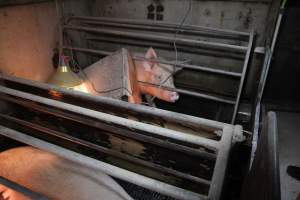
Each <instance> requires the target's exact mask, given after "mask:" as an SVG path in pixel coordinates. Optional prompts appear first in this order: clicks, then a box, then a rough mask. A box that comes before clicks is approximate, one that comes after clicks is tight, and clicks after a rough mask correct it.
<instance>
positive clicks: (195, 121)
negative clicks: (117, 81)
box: [0, 74, 226, 132]
mask: <svg viewBox="0 0 300 200" xmlns="http://www.w3.org/2000/svg"><path fill="white" fill-rule="evenodd" d="M0 79H3V80H7V81H12V82H16V83H20V84H25V85H29V86H32V87H36V88H40V89H43V90H47V91H51V90H52V91H57V92H59V93H62V94H67V95H69V96H72V97H74V98H79V99H83V100H85V101H90V102H92V103H95V104H97V105H101V106H103V107H109V108H114V109H118V110H121V111H122V112H124V113H128V114H131V113H134V114H136V113H141V114H143V115H144V116H147V117H151V118H154V119H159V120H161V121H167V122H173V123H178V124H183V125H186V126H190V127H195V128H199V129H202V130H207V131H208V132H214V131H218V130H223V127H224V125H226V124H225V123H222V122H217V121H213V120H209V119H203V118H199V117H194V116H190V115H185V114H181V113H174V112H171V111H167V110H162V109H158V108H152V107H148V106H143V105H137V104H130V103H127V102H123V101H119V100H116V99H111V98H106V97H100V96H92V95H88V94H85V93H82V92H78V91H74V90H67V89H64V88H61V87H57V86H55V85H50V84H45V83H41V82H36V81H31V80H27V79H22V78H18V77H13V76H8V75H2V74H0Z"/></svg>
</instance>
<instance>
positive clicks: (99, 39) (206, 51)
mask: <svg viewBox="0 0 300 200" xmlns="http://www.w3.org/2000/svg"><path fill="white" fill-rule="evenodd" d="M85 39H86V40H87V41H88V42H90V44H94V43H95V42H101V43H108V44H116V45H120V44H122V45H127V46H134V47H144V48H149V47H153V48H155V49H163V50H172V51H174V44H173V45H172V44H163V43H161V42H152V41H139V40H134V39H128V38H116V37H113V38H112V37H109V36H108V37H105V36H104V37H103V36H101V35H100V36H99V35H98V36H87V37H85ZM176 47H177V51H178V52H180V53H181V52H182V53H189V54H196V55H203V56H210V57H218V58H226V59H227V58H228V59H233V60H242V61H243V60H244V57H245V55H243V53H237V52H227V51H222V52H220V51H214V50H209V49H200V48H189V47H185V46H182V45H176Z"/></svg>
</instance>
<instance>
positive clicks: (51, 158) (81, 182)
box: [0, 147, 131, 200]
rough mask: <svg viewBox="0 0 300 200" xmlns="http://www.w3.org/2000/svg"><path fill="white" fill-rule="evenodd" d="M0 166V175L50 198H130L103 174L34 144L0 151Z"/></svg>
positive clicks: (84, 199)
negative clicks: (35, 146) (38, 147)
mask: <svg viewBox="0 0 300 200" xmlns="http://www.w3.org/2000/svg"><path fill="white" fill-rule="evenodd" d="M0 166H1V168H0V176H3V177H5V178H7V179H9V180H11V181H14V182H16V183H18V184H20V185H23V186H24V187H27V188H28V189H31V190H33V191H35V192H38V193H41V194H43V195H45V196H46V197H48V198H50V199H58V200H60V199H61V200H68V199H78V200H88V199H112V200H121V199H131V197H130V196H129V195H128V194H127V193H126V192H125V191H124V190H123V188H121V186H119V185H118V184H117V183H116V182H115V181H114V180H113V179H112V178H111V177H109V176H107V175H106V174H104V173H101V172H99V171H95V170H93V169H89V168H87V167H84V166H82V165H80V164H78V163H74V162H71V161H68V160H65V159H62V158H59V157H57V156H55V155H53V154H50V153H47V152H44V151H41V150H38V149H35V148H33V147H19V148H15V149H11V150H7V151H4V152H2V153H0ZM12 200H13V199H12Z"/></svg>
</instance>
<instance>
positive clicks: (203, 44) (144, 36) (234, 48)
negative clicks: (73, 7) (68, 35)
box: [63, 25, 247, 52]
mask: <svg viewBox="0 0 300 200" xmlns="http://www.w3.org/2000/svg"><path fill="white" fill-rule="evenodd" d="M63 28H64V29H69V30H77V31H86V32H92V33H99V34H105V35H113V36H117V37H128V38H134V39H142V40H154V41H159V42H164V43H172V44H173V43H174V41H176V43H177V44H181V45H187V46H191V47H202V48H213V49H219V50H232V51H237V52H246V51H247V47H245V46H238V45H231V44H224V43H217V42H208V41H200V40H193V39H186V38H180V37H177V38H176V39H175V38H172V37H168V36H162V35H153V34H145V33H135V32H128V31H117V30H109V29H99V28H90V27H84V26H73V25H64V26H63Z"/></svg>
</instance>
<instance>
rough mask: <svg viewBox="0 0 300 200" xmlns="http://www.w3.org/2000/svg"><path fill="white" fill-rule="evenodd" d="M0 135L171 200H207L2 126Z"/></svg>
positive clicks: (202, 196)
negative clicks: (172, 199)
mask: <svg viewBox="0 0 300 200" xmlns="http://www.w3.org/2000/svg"><path fill="white" fill-rule="evenodd" d="M0 134H1V135H3V136H6V137H9V138H11V139H13V140H17V141H19V142H23V143H25V144H28V145H31V146H34V147H36V148H39V149H42V150H44V151H48V152H51V153H53V154H56V155H58V156H60V157H62V158H65V159H67V160H70V161H73V162H75V163H80V164H81V165H83V166H86V167H88V168H90V169H94V170H99V171H101V172H103V173H105V174H108V175H110V176H112V177H115V178H119V179H121V180H124V181H127V182H130V183H133V184H135V185H139V186H141V187H144V188H146V189H149V190H152V191H156V192H158V193H161V194H165V195H167V196H170V197H173V198H177V199H186V200H201V199H202V200H204V199H205V200H207V197H206V196H204V195H201V194H197V193H194V192H191V191H188V190H185V189H182V188H178V187H176V186H173V185H169V184H166V183H163V182H161V181H157V180H154V179H151V178H148V177H146V176H142V175H139V174H136V173H134V172H130V171H128V170H125V169H122V168H119V167H116V166H113V165H110V164H107V163H104V162H101V161H99V160H96V159H93V158H90V157H87V156H84V155H82V154H79V153H76V152H74V151H70V150H68V149H65V148H62V147H60V146H57V145H54V144H51V143H48V142H45V141H43V140H40V139H37V138H34V137H31V136H29V135H26V134H24V133H21V132H19V131H15V130H13V129H9V128H7V127H4V126H0Z"/></svg>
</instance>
